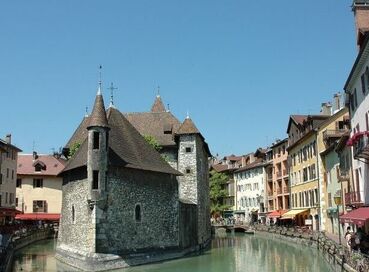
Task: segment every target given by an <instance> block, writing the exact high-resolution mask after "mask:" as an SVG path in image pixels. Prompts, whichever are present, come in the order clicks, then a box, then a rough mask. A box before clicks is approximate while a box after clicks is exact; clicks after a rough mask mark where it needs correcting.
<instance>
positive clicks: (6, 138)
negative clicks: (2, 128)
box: [5, 134, 12, 144]
mask: <svg viewBox="0 0 369 272" xmlns="http://www.w3.org/2000/svg"><path fill="white" fill-rule="evenodd" d="M5 142H6V143H7V144H11V143H12V135H11V134H6V136H5Z"/></svg>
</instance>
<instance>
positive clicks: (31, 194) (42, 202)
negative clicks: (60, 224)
mask: <svg viewBox="0 0 369 272" xmlns="http://www.w3.org/2000/svg"><path fill="white" fill-rule="evenodd" d="M64 165H65V160H63V159H61V158H60V157H59V156H58V155H43V154H40V155H39V154H37V153H36V152H34V153H33V154H20V155H19V157H18V167H17V184H16V186H17V195H16V206H17V209H18V210H20V211H22V212H23V213H24V214H19V215H17V217H16V218H17V219H19V220H59V217H60V211H61V202H62V185H63V179H62V177H59V176H58V175H59V173H60V172H61V171H62V170H63V169H64Z"/></svg>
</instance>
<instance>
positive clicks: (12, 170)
mask: <svg viewBox="0 0 369 272" xmlns="http://www.w3.org/2000/svg"><path fill="white" fill-rule="evenodd" d="M12 179H14V170H12Z"/></svg>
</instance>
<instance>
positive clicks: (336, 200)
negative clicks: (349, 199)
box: [333, 190, 342, 245]
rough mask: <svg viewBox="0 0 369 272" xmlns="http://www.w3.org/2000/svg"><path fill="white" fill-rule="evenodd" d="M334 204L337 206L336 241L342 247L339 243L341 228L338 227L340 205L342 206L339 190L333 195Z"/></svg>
mask: <svg viewBox="0 0 369 272" xmlns="http://www.w3.org/2000/svg"><path fill="white" fill-rule="evenodd" d="M333 198H334V203H335V204H336V205H337V221H338V239H339V240H338V241H339V244H340V245H342V242H341V227H340V209H339V208H340V205H342V197H341V190H338V191H337V192H336V194H335V196H334V197H333Z"/></svg>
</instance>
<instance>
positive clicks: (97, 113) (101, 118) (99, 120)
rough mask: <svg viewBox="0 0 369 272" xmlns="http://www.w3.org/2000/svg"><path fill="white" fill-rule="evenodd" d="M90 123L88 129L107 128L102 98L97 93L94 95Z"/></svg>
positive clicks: (99, 93)
mask: <svg viewBox="0 0 369 272" xmlns="http://www.w3.org/2000/svg"><path fill="white" fill-rule="evenodd" d="M89 119H90V123H89V124H88V127H87V128H89V127H109V126H108V120H107V119H106V112H105V106H104V98H103V96H102V94H101V92H100V91H99V92H98V93H97V95H96V99H95V104H94V108H93V110H92V113H91V116H90V118H89Z"/></svg>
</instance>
